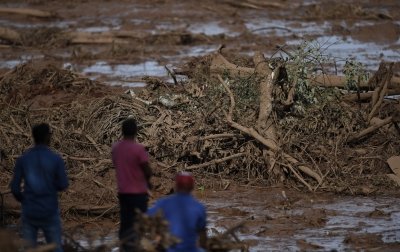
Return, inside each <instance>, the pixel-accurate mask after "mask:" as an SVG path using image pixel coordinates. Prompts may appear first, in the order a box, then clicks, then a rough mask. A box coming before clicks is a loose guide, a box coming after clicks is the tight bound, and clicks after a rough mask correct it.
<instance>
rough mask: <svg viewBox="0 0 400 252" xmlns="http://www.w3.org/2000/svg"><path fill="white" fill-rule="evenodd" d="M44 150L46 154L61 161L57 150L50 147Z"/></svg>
mask: <svg viewBox="0 0 400 252" xmlns="http://www.w3.org/2000/svg"><path fill="white" fill-rule="evenodd" d="M46 152H47V153H48V155H49V156H50V157H51V158H53V159H54V160H56V161H63V158H62V156H61V154H60V153H58V152H57V151H55V150H53V149H51V148H47V150H46Z"/></svg>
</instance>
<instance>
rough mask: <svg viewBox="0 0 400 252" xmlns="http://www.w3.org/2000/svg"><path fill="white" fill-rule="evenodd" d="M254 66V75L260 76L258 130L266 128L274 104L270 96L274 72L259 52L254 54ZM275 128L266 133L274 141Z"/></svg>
mask: <svg viewBox="0 0 400 252" xmlns="http://www.w3.org/2000/svg"><path fill="white" fill-rule="evenodd" d="M253 60H254V64H255V65H256V73H257V75H259V76H261V77H262V78H261V80H260V110H259V114H258V119H257V126H258V127H259V128H266V125H267V121H268V120H269V117H270V115H271V113H272V104H273V102H274V97H273V96H272V93H273V88H274V80H275V78H274V74H275V73H274V72H273V71H272V70H271V69H270V68H269V66H268V63H267V61H266V60H265V58H264V55H263V54H262V53H261V52H256V53H255V54H254V59H253ZM271 131H275V127H272V128H268V132H270V133H271V134H267V135H270V137H273V140H274V141H275V140H276V134H275V133H276V132H271Z"/></svg>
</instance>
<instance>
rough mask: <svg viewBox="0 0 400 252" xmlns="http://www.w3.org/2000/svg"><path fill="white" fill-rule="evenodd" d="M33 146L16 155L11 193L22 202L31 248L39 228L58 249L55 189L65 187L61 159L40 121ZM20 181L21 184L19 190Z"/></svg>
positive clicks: (46, 125)
mask: <svg viewBox="0 0 400 252" xmlns="http://www.w3.org/2000/svg"><path fill="white" fill-rule="evenodd" d="M32 135H33V138H34V140H35V146H34V147H33V148H31V149H29V150H28V151H26V152H25V153H24V154H23V155H21V157H20V158H18V160H17V162H16V164H15V167H14V176H13V179H12V181H11V185H10V187H11V192H12V193H13V195H14V197H15V198H16V199H17V200H18V201H20V202H21V204H22V216H21V217H22V236H23V238H24V239H25V240H26V241H28V242H29V243H30V245H31V246H32V247H35V246H36V244H37V235H38V231H39V229H41V230H42V231H43V233H44V235H45V238H46V242H47V243H55V244H57V249H56V251H57V252H60V251H62V248H61V220H60V213H59V207H58V192H59V191H63V190H65V189H66V188H67V187H68V178H67V175H66V171H65V167H64V161H63V160H62V158H61V157H60V156H59V155H57V154H56V153H54V152H53V151H51V150H50V148H49V147H48V146H49V144H50V136H51V132H50V127H49V125H48V124H39V125H36V126H34V127H33V128H32ZM22 182H23V183H24V187H23V190H22V187H21V185H22Z"/></svg>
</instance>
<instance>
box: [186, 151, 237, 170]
mask: <svg viewBox="0 0 400 252" xmlns="http://www.w3.org/2000/svg"><path fill="white" fill-rule="evenodd" d="M244 155H245V154H244V153H236V154H233V155H230V156H227V157H224V158H220V159H214V160H211V161H209V162H206V163H203V164H199V165H192V166H188V167H186V168H185V170H188V171H189V170H194V169H199V168H204V167H207V166H211V165H216V164H219V163H223V162H226V161H228V160H231V159H234V158H238V157H243V156H244Z"/></svg>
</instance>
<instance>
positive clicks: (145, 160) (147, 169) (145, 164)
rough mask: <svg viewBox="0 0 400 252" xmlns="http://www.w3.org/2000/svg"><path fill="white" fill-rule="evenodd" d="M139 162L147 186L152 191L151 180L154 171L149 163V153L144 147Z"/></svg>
mask: <svg viewBox="0 0 400 252" xmlns="http://www.w3.org/2000/svg"><path fill="white" fill-rule="evenodd" d="M139 160H140V166H141V168H142V171H143V174H144V177H145V179H146V182H147V185H148V186H149V189H151V187H152V186H151V183H150V178H151V177H152V176H153V170H152V169H151V165H150V162H149V153H148V152H147V150H146V149H145V148H144V146H143V149H142V152H141V153H140V159H139Z"/></svg>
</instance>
